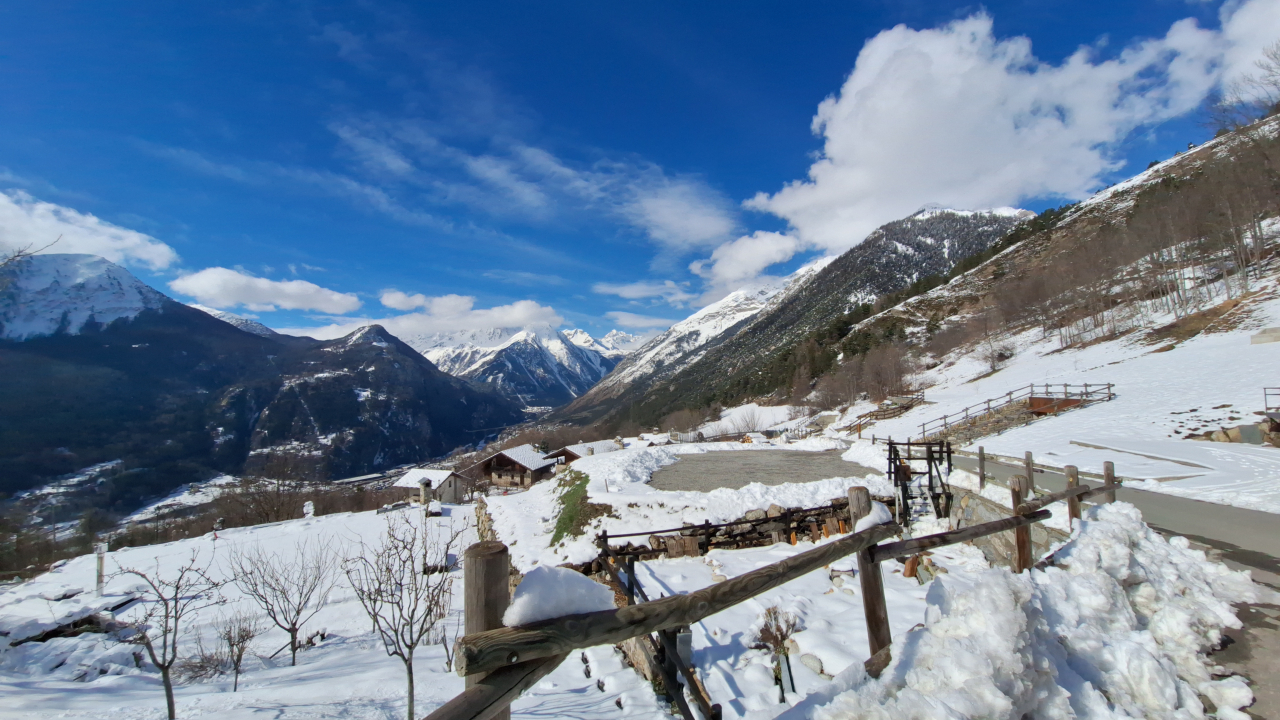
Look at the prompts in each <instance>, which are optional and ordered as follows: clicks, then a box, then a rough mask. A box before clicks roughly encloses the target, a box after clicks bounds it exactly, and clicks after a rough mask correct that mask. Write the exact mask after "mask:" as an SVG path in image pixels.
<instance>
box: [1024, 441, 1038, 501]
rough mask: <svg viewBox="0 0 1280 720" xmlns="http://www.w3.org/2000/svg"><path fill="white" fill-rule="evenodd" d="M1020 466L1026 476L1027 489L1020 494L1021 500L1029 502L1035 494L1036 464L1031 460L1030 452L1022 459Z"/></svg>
mask: <svg viewBox="0 0 1280 720" xmlns="http://www.w3.org/2000/svg"><path fill="white" fill-rule="evenodd" d="M1022 465H1023V469H1024V470H1025V471H1026V475H1027V487H1026V488H1025V489H1024V491H1023V493H1022V499H1024V500H1030V499H1031V496H1032V495H1034V494H1035V492H1036V464H1035V462H1033V461H1032V459H1031V451H1030V450H1028V451H1027V453H1026V455H1024V456H1023V457H1022Z"/></svg>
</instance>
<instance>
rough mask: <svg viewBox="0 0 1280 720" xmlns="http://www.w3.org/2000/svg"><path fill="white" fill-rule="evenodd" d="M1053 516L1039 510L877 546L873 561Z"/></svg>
mask: <svg viewBox="0 0 1280 720" xmlns="http://www.w3.org/2000/svg"><path fill="white" fill-rule="evenodd" d="M1050 515H1052V513H1050V512H1049V511H1048V510H1037V511H1034V512H1030V513H1028V514H1026V515H1014V516H1013V517H1007V518H1003V519H1001V520H992V521H991V522H987V523H982V524H981V525H970V526H969V527H966V528H960V529H959V530H948V531H947V532H942V533H938V534H936V535H925V536H922V537H918V538H911V539H910V540H903V541H901V542H894V543H885V544H883V545H876V546H875V547H873V548H871V559H872V560H874V561H876V562H884V561H885V560H892V559H894V558H900V557H906V556H908V555H915V554H916V553H919V552H923V551H925V550H931V549H933V548H939V547H945V546H947V545H955V544H956V543H962V542H966V541H968V540H975V539H977V538H980V537H986V536H987V535H994V534H996V533H998V532H1005V531H1007V530H1012V529H1014V528H1017V527H1019V526H1022V525H1030V524H1031V523H1036V522H1040V521H1042V520H1047V519H1049V516H1050Z"/></svg>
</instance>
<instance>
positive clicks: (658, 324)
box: [604, 310, 676, 328]
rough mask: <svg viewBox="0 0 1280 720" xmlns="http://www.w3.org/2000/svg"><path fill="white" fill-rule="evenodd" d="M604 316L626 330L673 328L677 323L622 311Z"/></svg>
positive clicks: (615, 311)
mask: <svg viewBox="0 0 1280 720" xmlns="http://www.w3.org/2000/svg"><path fill="white" fill-rule="evenodd" d="M604 316H605V317H607V318H609V319H610V320H612V321H614V322H615V323H617V324H618V325H620V326H622V327H624V328H665V327H671V325H672V324H674V323H675V322H676V321H675V320H668V319H667V318H660V317H650V316H648V315H637V314H635V313H629V312H622V311H620V310H614V311H612V312H607V313H605V314H604Z"/></svg>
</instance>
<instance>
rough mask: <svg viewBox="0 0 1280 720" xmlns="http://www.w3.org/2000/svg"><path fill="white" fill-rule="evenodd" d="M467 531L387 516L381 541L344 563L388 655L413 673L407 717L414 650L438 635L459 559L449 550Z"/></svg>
mask: <svg viewBox="0 0 1280 720" xmlns="http://www.w3.org/2000/svg"><path fill="white" fill-rule="evenodd" d="M461 535H462V531H461V530H457V529H454V528H453V527H440V526H427V527H419V526H418V524H417V523H415V522H414V521H413V520H410V519H408V518H405V517H403V516H401V517H394V518H391V519H389V520H388V521H387V530H386V533H385V534H384V535H383V537H382V542H381V544H379V545H378V546H376V547H372V548H368V547H365V546H364V545H363V543H362V544H361V552H360V554H359V555H358V556H356V557H352V558H347V560H346V562H345V563H344V564H343V565H344V567H345V569H346V572H347V578H348V579H349V580H350V581H351V587H352V589H353V590H354V591H355V594H356V598H357V599H358V600H359V601H360V604H361V605H362V606H363V607H364V610H365V612H366V613H368V615H369V619H370V620H372V621H373V629H374V632H376V633H377V634H378V637H379V638H380V639H381V640H382V647H383V649H384V650H386V651H387V655H389V656H392V657H398V658H400V661H401V662H403V663H404V669H405V674H406V675H407V677H408V683H409V687H408V693H409V708H408V719H409V720H413V719H414V710H413V699H414V698H413V696H414V689H413V653H414V650H415V649H416V648H417V647H418V645H420V644H422V643H423V642H424V641H425V642H430V641H431V640H432V639H433V630H434V629H435V627H436V625H437V623H439V622H440V621H441V620H442V619H444V617H445V616H446V615H447V614H448V613H449V604H450V600H451V598H452V593H453V578H452V577H450V575H449V573H450V572H451V571H452V570H453V569H454V568H455V567H456V565H457V560H456V557H455V558H454V559H452V560H451V559H450V557H449V556H450V553H451V551H453V550H454V549H455V548H456V546H457V544H458V539H459V538H460V537H461Z"/></svg>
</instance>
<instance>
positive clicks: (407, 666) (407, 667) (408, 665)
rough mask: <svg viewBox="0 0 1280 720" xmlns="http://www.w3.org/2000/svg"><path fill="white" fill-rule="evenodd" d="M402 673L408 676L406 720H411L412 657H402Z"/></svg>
mask: <svg viewBox="0 0 1280 720" xmlns="http://www.w3.org/2000/svg"><path fill="white" fill-rule="evenodd" d="M404 673H405V675H408V676H409V714H408V715H407V716H406V717H407V720H413V658H412V657H406V658H405V659H404Z"/></svg>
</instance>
